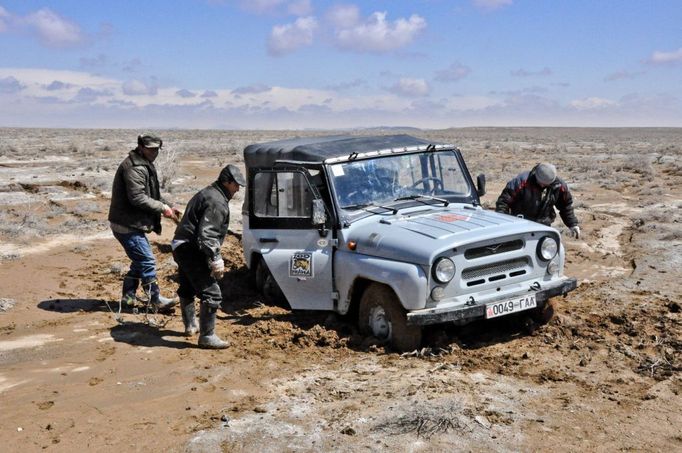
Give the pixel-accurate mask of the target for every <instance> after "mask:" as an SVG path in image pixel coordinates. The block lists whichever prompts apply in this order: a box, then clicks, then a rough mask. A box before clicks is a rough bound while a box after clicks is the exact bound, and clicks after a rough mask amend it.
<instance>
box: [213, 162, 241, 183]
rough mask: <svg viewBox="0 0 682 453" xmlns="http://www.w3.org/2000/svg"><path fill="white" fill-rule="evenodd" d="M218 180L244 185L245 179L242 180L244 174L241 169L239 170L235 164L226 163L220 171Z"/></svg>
mask: <svg viewBox="0 0 682 453" xmlns="http://www.w3.org/2000/svg"><path fill="white" fill-rule="evenodd" d="M218 181H220V182H232V181H234V182H236V183H237V184H239V185H240V186H242V187H244V186H246V181H245V180H244V176H243V175H242V172H241V170H239V168H237V166H236V165H232V164H229V165H227V166H226V167H225V168H223V169H222V170H221V171H220V175H219V176H218Z"/></svg>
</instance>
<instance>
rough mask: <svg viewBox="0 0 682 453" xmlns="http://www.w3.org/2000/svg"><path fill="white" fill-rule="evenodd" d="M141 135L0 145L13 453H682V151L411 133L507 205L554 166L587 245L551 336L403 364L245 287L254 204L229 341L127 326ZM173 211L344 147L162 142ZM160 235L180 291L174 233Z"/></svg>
mask: <svg viewBox="0 0 682 453" xmlns="http://www.w3.org/2000/svg"><path fill="white" fill-rule="evenodd" d="M139 132H141V131H133V130H104V129H99V130H86V129H59V130H57V129H8V128H3V129H0V445H1V446H2V447H0V450H2V451H22V452H28V451H42V450H52V451H118V452H120V451H189V452H199V451H230V452H235V451H236V452H239V451H243V452H247V451H259V452H267V451H273V452H275V451H297V452H308V451H348V452H350V451H353V452H356V451H414V452H417V451H426V452H430V451H434V452H435V451H537V450H541V451H619V450H636V451H666V452H667V451H679V450H682V429H681V428H680V427H681V426H682V373H681V371H682V313H681V304H682V298H681V296H682V283H681V279H682V271H681V270H680V269H681V268H682V129H664V128H661V129H657V128H623V129H601V128H464V129H446V130H418V129H409V130H383V129H375V130H359V131H350V132H349V131H342V133H352V134H385V133H396V132H400V133H403V132H404V133H409V134H411V135H415V136H418V137H421V138H425V139H428V140H432V141H434V142H440V143H443V142H445V143H454V144H456V145H458V146H459V147H460V149H461V150H462V153H463V155H464V157H465V159H466V161H467V164H468V167H469V170H470V172H471V173H472V174H473V175H474V176H475V175H477V174H480V173H484V174H485V175H486V177H487V181H488V193H487V195H485V196H484V197H483V198H482V201H483V204H484V207H486V208H488V209H493V208H494V203H495V200H496V198H497V196H498V195H499V193H500V191H501V190H502V188H503V186H504V184H505V183H506V181H507V180H509V179H510V178H512V177H513V176H515V175H516V174H517V173H518V172H520V171H522V170H525V169H529V168H531V167H532V166H533V165H534V164H535V163H537V162H540V161H549V162H552V163H554V164H555V165H556V166H557V168H558V170H559V174H560V176H561V177H562V178H563V179H565V180H566V181H567V182H568V184H569V186H570V188H571V190H572V192H573V196H574V198H575V207H576V213H577V215H578V218H579V219H580V221H581V228H582V232H583V235H582V237H581V238H580V239H578V240H576V239H572V238H570V237H569V236H568V235H567V234H566V228H565V227H563V225H561V222H560V220H558V221H557V222H555V224H554V225H553V226H554V227H556V228H557V229H558V230H560V231H562V233H563V234H562V239H563V241H564V244H565V247H566V257H567V263H566V268H565V274H567V275H570V276H574V277H576V278H577V279H578V283H579V286H578V289H577V290H575V291H573V292H572V293H570V294H569V295H568V296H567V297H565V298H557V299H555V300H554V306H555V310H556V314H555V317H554V318H553V319H552V320H551V321H550V322H549V323H548V324H547V325H544V326H535V325H529V324H528V323H527V322H524V320H523V319H522V318H521V317H520V316H512V317H505V318H500V319H499V320H491V321H488V322H476V323H473V324H470V325H467V326H464V327H454V326H448V325H438V326H433V327H430V328H429V329H428V330H427V331H426V335H425V341H424V345H423V348H422V349H420V350H417V351H414V352H413V353H406V354H400V353H397V352H394V351H392V350H390V349H388V348H385V347H384V346H382V345H380V344H377V343H376V342H375V341H372V339H371V338H370V339H368V338H363V337H362V336H361V335H359V334H358V332H357V329H356V328H355V326H354V324H353V322H352V321H351V320H348V319H346V318H343V317H339V316H336V315H332V314H329V313H317V312H292V311H290V310H288V309H286V308H283V307H278V306H271V305H267V304H265V303H264V301H263V300H261V297H260V296H259V295H258V294H257V293H256V292H255V291H254V290H253V288H252V287H251V286H250V285H249V284H248V281H249V279H248V275H247V269H246V268H245V265H244V259H243V256H242V252H241V247H240V235H241V203H242V200H243V193H241V192H240V193H239V194H238V195H237V197H236V198H235V199H234V200H233V201H232V203H231V212H232V215H231V222H230V230H231V232H232V234H230V235H229V236H228V238H227V240H226V242H225V245H224V247H223V251H222V254H223V257H224V258H225V260H226V265H227V268H228V272H227V274H226V276H225V278H224V279H223V280H222V282H221V285H222V287H223V292H224V298H225V300H224V304H223V310H221V311H220V312H219V315H218V323H217V332H218V334H219V335H221V336H222V337H225V338H228V339H229V340H230V341H231V342H232V346H231V348H229V349H227V350H224V351H205V350H200V349H198V348H197V347H196V337H195V338H185V337H184V335H183V334H182V321H181V318H180V314H179V311H178V310H176V312H175V314H173V315H160V314H149V315H148V314H145V313H144V308H142V306H140V307H141V308H140V310H139V312H138V313H133V312H130V311H127V312H126V311H124V312H122V313H121V314H120V315H119V314H118V310H117V309H118V299H119V297H120V285H121V278H122V275H123V274H124V273H125V272H126V270H127V266H128V260H127V258H126V256H125V254H124V253H123V250H122V249H121V247H120V246H119V244H118V243H117V242H116V241H115V239H114V238H113V236H112V235H111V232H110V230H109V227H108V222H107V220H106V217H107V211H108V206H109V199H110V190H111V182H112V180H113V175H114V172H115V170H116V168H117V166H118V164H119V163H120V161H121V160H122V159H123V158H124V157H125V156H126V154H127V152H128V151H129V150H130V149H132V148H133V147H134V144H135V137H136V136H137V134H138V133H139ZM156 132H157V133H158V134H159V135H160V136H161V137H162V138H163V139H164V151H163V152H162V156H161V157H159V161H158V162H157V167H158V168H159V173H160V175H161V177H162V180H163V184H164V188H163V191H164V193H165V194H166V195H167V197H168V198H169V199H172V200H174V201H176V202H177V203H178V205H180V206H182V205H183V204H184V203H186V202H187V201H188V200H189V198H190V197H191V196H192V195H193V194H194V193H195V192H196V191H197V190H199V189H201V188H202V187H204V186H206V185H208V184H209V183H211V182H212V181H213V180H214V179H215V177H216V175H217V173H218V171H219V170H220V168H222V166H224V165H225V164H227V163H234V164H236V165H238V166H241V167H242V168H243V157H242V150H243V148H244V146H246V145H248V144H250V143H254V142H263V141H269V140H274V139H280V138H288V137H294V136H300V135H326V134H330V133H339V131H190V130H168V131H156ZM163 227H164V229H163V232H162V234H161V235H158V236H157V235H154V234H152V235H150V236H149V238H150V241H151V243H152V246H153V249H154V252H155V255H156V257H157V262H158V269H159V275H160V278H161V287H162V292H163V293H164V294H165V295H172V294H173V293H174V291H175V289H176V287H177V284H176V282H175V280H174V278H175V273H176V268H175V265H174V263H173V259H172V256H171V253H170V245H169V244H170V239H171V238H172V234H173V231H174V225H173V224H172V223H171V222H170V221H167V220H164V225H163Z"/></svg>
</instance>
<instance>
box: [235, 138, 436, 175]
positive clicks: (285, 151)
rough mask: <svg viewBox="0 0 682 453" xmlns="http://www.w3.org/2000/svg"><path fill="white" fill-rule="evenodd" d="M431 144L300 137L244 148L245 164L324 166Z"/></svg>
mask: <svg viewBox="0 0 682 453" xmlns="http://www.w3.org/2000/svg"><path fill="white" fill-rule="evenodd" d="M429 143H430V142H428V141H426V140H422V139H420V138H416V137H412V136H410V135H405V134H402V135H379V136H353V135H328V136H322V137H296V138H291V139H287V140H278V141H274V142H268V143H257V144H254V145H249V146H247V147H246V148H244V164H245V165H246V167H247V168H250V167H268V166H272V165H274V163H275V161H276V160H295V161H302V162H322V161H324V160H325V159H329V158H331V157H342V156H348V155H350V154H352V153H365V152H369V151H378V150H382V149H389V148H405V147H411V146H418V145H421V146H424V145H428V144H429Z"/></svg>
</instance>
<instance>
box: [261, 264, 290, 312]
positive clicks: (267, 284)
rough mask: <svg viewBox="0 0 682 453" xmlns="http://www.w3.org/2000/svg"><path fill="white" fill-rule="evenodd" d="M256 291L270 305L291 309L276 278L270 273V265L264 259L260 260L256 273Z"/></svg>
mask: <svg viewBox="0 0 682 453" xmlns="http://www.w3.org/2000/svg"><path fill="white" fill-rule="evenodd" d="M255 274H256V275H255V281H256V289H257V290H258V292H259V293H260V294H261V295H262V296H263V300H264V302H265V303H266V304H268V305H277V306H279V307H286V308H289V303H288V302H287V299H286V297H284V293H283V292H282V290H281V289H280V287H279V285H278V284H277V282H276V281H275V278H274V277H273V276H272V274H271V273H270V269H268V265H267V264H265V261H264V260H263V259H260V260H258V265H257V266H256V273H255Z"/></svg>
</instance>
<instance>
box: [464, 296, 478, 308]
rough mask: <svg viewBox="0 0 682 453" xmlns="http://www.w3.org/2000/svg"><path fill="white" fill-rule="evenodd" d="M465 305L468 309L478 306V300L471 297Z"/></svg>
mask: <svg viewBox="0 0 682 453" xmlns="http://www.w3.org/2000/svg"><path fill="white" fill-rule="evenodd" d="M464 305H466V306H467V307H470V306H472V305H476V299H474V296H469V299H468V300H467V301H466V303H465V304H464Z"/></svg>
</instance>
